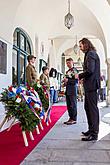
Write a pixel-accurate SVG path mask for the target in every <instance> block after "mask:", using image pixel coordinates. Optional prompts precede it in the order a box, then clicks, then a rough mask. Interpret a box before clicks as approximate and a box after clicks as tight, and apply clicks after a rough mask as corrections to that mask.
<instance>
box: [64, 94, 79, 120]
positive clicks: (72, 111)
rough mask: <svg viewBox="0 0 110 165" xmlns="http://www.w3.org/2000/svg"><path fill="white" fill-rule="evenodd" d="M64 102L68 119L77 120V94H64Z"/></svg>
mask: <svg viewBox="0 0 110 165" xmlns="http://www.w3.org/2000/svg"><path fill="white" fill-rule="evenodd" d="M66 104H67V109H68V114H69V117H70V119H72V120H74V121H76V120H77V96H76V94H74V95H66Z"/></svg>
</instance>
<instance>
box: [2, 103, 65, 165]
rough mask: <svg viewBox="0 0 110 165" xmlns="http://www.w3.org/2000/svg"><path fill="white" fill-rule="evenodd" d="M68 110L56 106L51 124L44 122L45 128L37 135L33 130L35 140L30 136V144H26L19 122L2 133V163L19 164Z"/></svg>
mask: <svg viewBox="0 0 110 165" xmlns="http://www.w3.org/2000/svg"><path fill="white" fill-rule="evenodd" d="M65 111H66V106H54V107H53V108H52V111H51V120H52V122H51V124H49V126H46V125H44V124H43V127H44V130H43V131H42V130H40V134H39V135H37V133H36V131H34V132H33V136H34V139H35V140H34V141H32V140H30V137H29V136H28V135H27V137H28V142H29V146H28V147H25V146H24V141H23V137H22V132H21V130H20V127H19V125H18V124H16V125H14V126H13V127H12V128H11V130H10V131H9V132H7V131H6V130H5V131H3V132H1V133H0V165H19V164H20V163H21V162H22V161H23V159H24V158H25V157H26V156H27V155H28V154H29V153H30V152H31V151H32V150H33V148H34V147H35V146H36V145H37V144H38V143H39V142H40V141H41V140H42V138H43V137H44V136H45V135H46V134H47V132H48V131H49V130H50V129H51V128H52V127H53V126H54V125H55V123H56V122H57V121H58V119H59V118H60V117H61V116H62V115H63V114H64V112H65Z"/></svg>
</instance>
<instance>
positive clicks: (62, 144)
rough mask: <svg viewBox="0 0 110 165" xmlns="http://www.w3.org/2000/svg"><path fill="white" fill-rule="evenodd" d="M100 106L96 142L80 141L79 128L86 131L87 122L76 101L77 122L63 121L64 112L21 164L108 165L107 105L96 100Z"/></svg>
mask: <svg viewBox="0 0 110 165" xmlns="http://www.w3.org/2000/svg"><path fill="white" fill-rule="evenodd" d="M61 106H62V104H61ZM61 108H62V107H61ZM99 108H100V119H101V120H100V133H99V140H98V141H97V142H95V143H94V142H82V141H81V131H86V130H87V121H86V117H85V113H84V108H83V103H82V102H78V122H77V124H75V125H70V126H67V125H64V124H63V122H64V121H65V120H67V118H68V114H67V112H66V113H65V114H64V115H63V116H62V117H61V118H60V120H59V121H58V122H57V123H56V125H55V126H54V127H53V128H52V129H51V130H50V131H49V133H48V134H47V135H46V136H45V137H44V138H43V140H42V141H41V142H40V143H39V144H38V145H37V146H36V147H35V148H34V150H33V151H32V152H31V153H30V154H29V155H28V156H27V157H26V158H25V160H24V161H23V162H22V163H21V165H110V125H109V123H107V122H106V123H105V122H104V116H105V115H106V114H108V113H109V112H110V107H105V103H99ZM102 119H103V120H102Z"/></svg>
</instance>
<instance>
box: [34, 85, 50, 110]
mask: <svg viewBox="0 0 110 165" xmlns="http://www.w3.org/2000/svg"><path fill="white" fill-rule="evenodd" d="M33 88H34V89H35V91H37V93H38V95H39V97H40V100H41V102H42V107H43V108H44V111H45V112H47V110H48V108H49V93H48V90H47V88H46V86H44V85H40V84H39V83H38V82H37V83H36V84H35V85H34V86H33Z"/></svg>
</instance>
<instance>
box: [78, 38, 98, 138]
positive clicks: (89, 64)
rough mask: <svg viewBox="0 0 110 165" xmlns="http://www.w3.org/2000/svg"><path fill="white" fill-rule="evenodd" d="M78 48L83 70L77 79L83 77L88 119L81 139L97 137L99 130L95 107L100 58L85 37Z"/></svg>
mask: <svg viewBox="0 0 110 165" xmlns="http://www.w3.org/2000/svg"><path fill="white" fill-rule="evenodd" d="M79 47H80V50H81V51H82V52H83V53H85V57H84V65H83V72H82V73H80V74H79V79H80V80H81V79H83V86H84V91H85V104H84V108H85V111H86V116H87V121H88V131H87V132H82V134H83V135H84V136H85V137H83V138H82V141H92V140H97V139H98V132H99V109H98V107H97V90H98V89H99V88H100V59H99V56H98V54H97V53H96V49H95V47H94V46H93V44H92V43H91V41H90V40H88V39H87V38H83V39H82V40H80V41H79Z"/></svg>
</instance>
